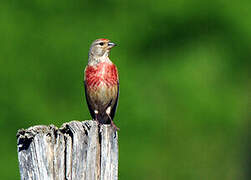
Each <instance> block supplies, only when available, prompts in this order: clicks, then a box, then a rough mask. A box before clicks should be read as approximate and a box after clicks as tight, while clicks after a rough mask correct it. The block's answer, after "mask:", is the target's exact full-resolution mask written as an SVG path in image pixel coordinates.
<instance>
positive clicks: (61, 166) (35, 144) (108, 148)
mask: <svg viewBox="0 0 251 180" xmlns="http://www.w3.org/2000/svg"><path fill="white" fill-rule="evenodd" d="M17 145H18V148H17V149H18V160H19V169H20V175H21V179H22V180H28V179H32V180H117V179H118V134H117V132H116V131H114V129H113V128H112V127H111V125H100V127H99V126H98V124H97V122H95V121H83V122H79V121H71V122H69V123H65V124H63V125H62V127H61V128H57V127H55V126H54V125H50V126H43V125H41V126H40V125H39V126H33V127H30V128H28V129H26V130H24V129H21V130H19V131H18V133H17Z"/></svg>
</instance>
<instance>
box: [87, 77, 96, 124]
mask: <svg viewBox="0 0 251 180" xmlns="http://www.w3.org/2000/svg"><path fill="white" fill-rule="evenodd" d="M84 85H85V99H86V102H87V105H88V109H89V111H90V114H91V116H92V118H93V119H95V113H94V110H93V109H92V107H91V104H90V100H89V96H88V93H87V86H86V82H85V81H84Z"/></svg>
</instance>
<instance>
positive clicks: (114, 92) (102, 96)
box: [84, 38, 119, 130]
mask: <svg viewBox="0 0 251 180" xmlns="http://www.w3.org/2000/svg"><path fill="white" fill-rule="evenodd" d="M114 46H116V44H115V43H113V42H111V41H110V40H109V39H105V38H101V39H96V40H95V41H93V43H92V44H91V47H90V50H89V54H88V64H87V66H86V67H85V71H84V86H85V97H86V102H87V105H88V109H89V112H90V114H91V116H92V118H93V120H95V121H97V122H98V124H99V125H100V124H111V125H112V127H113V128H114V129H115V130H119V128H118V127H117V126H116V125H115V124H114V123H113V119H114V116H115V112H116V108H117V105H118V96H119V76H118V69H117V67H116V65H115V64H114V63H113V62H112V61H111V60H110V58H109V54H110V51H111V49H112V48H113V47H114Z"/></svg>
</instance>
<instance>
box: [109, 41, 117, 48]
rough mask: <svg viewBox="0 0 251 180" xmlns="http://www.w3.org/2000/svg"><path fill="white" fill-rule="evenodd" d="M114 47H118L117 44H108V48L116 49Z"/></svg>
mask: <svg viewBox="0 0 251 180" xmlns="http://www.w3.org/2000/svg"><path fill="white" fill-rule="evenodd" d="M114 46H117V44H115V43H113V42H109V43H108V47H110V48H112V47H114Z"/></svg>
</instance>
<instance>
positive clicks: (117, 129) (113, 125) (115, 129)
mask: <svg viewBox="0 0 251 180" xmlns="http://www.w3.org/2000/svg"><path fill="white" fill-rule="evenodd" d="M111 125H112V128H113V129H114V131H119V130H120V129H119V128H118V127H117V126H116V125H115V124H114V122H113V121H111Z"/></svg>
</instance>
